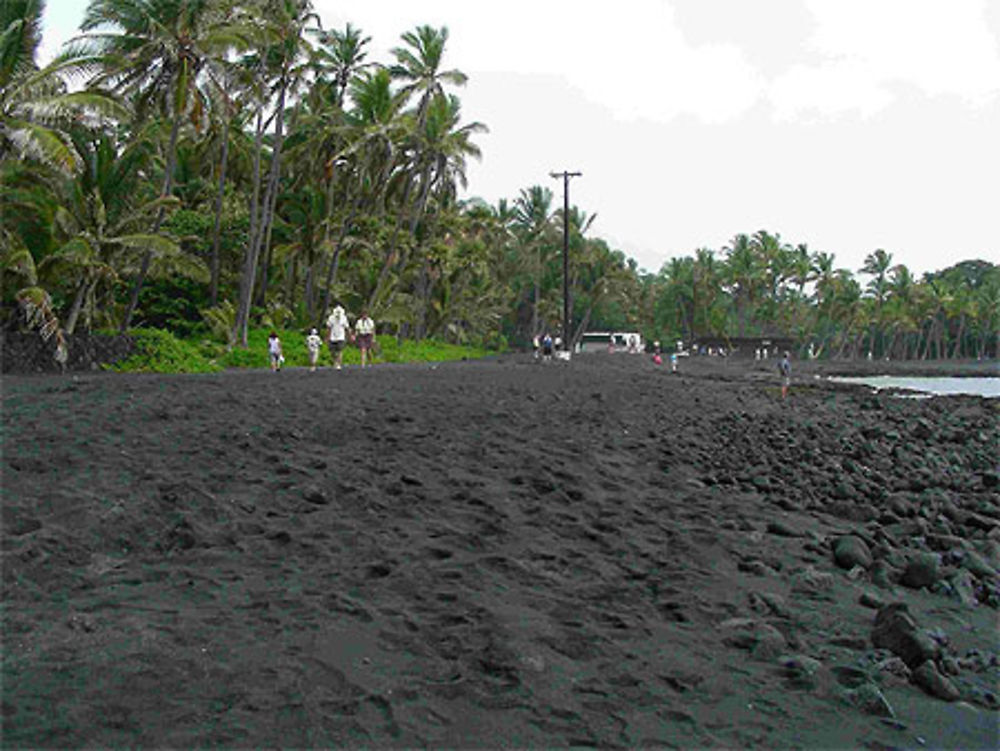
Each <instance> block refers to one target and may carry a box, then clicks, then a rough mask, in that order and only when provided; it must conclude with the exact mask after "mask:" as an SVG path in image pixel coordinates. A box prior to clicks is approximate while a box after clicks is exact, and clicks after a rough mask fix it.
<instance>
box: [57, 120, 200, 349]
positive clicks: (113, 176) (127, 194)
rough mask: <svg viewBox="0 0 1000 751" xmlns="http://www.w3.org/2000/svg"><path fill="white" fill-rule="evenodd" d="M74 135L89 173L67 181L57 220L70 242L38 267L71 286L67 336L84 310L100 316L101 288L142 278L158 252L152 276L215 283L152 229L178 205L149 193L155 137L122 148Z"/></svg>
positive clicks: (101, 138)
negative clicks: (139, 271)
mask: <svg viewBox="0 0 1000 751" xmlns="http://www.w3.org/2000/svg"><path fill="white" fill-rule="evenodd" d="M72 137H73V141H74V148H75V150H76V152H77V154H79V155H80V157H81V159H82V161H83V164H84V168H83V169H81V170H80V171H79V173H78V174H77V175H76V176H75V177H74V179H73V180H71V181H66V182H64V183H63V190H62V191H61V196H60V206H59V210H58V213H57V223H56V224H57V228H58V229H57V235H58V236H59V238H60V241H61V243H62V244H61V245H60V246H59V247H58V248H57V249H56V250H55V251H54V252H53V253H52V254H51V255H49V256H47V257H46V258H45V259H44V260H43V261H42V262H41V263H40V264H39V267H38V270H39V274H40V275H45V274H47V273H48V274H53V275H55V276H56V278H58V279H61V280H63V281H64V282H65V281H68V282H69V283H70V285H71V289H72V294H73V303H72V305H71V307H70V311H69V314H68V317H67V319H66V331H67V333H70V334H72V333H73V332H74V330H75V328H76V324H77V321H78V319H79V316H80V315H81V313H83V312H85V311H86V312H87V318H88V320H90V319H92V318H93V317H94V312H95V309H96V298H95V295H96V293H97V291H98V287H99V286H100V285H102V283H103V284H104V285H105V286H106V287H107V288H109V289H110V284H111V283H112V282H114V281H116V280H117V279H118V278H119V276H120V275H121V274H124V273H134V271H135V269H136V268H137V267H138V265H139V263H140V258H141V257H145V256H146V255H147V254H149V252H150V250H151V251H152V253H153V260H152V261H151V264H150V267H149V269H150V273H151V275H154V276H157V277H161V278H169V277H172V276H174V275H182V276H186V277H189V278H192V279H195V280H197V281H207V276H208V275H207V273H206V272H205V268H204V265H203V264H202V263H201V262H200V261H198V260H197V259H194V258H192V257H191V256H188V255H187V254H185V253H184V252H183V251H182V250H181V248H180V246H179V245H178V244H177V242H176V241H175V240H174V239H172V238H170V237H167V236H164V235H162V234H152V233H149V232H146V231H144V228H145V227H147V226H148V223H149V217H150V216H152V215H153V214H155V213H157V212H158V211H160V210H161V209H162V208H163V204H164V202H165V201H168V202H172V203H176V199H162V198H158V197H157V196H156V195H155V194H152V193H151V192H149V191H144V190H143V187H144V186H143V182H144V180H143V175H144V167H145V165H147V164H148V163H149V162H150V161H152V156H153V152H154V147H153V144H152V143H151V139H149V138H144V137H143V134H142V133H140V134H139V137H137V138H136V139H134V140H133V141H132V142H131V143H130V144H128V145H127V146H126V147H125V148H121V149H120V148H119V146H118V144H116V143H115V142H114V140H113V139H112V138H111V137H110V136H109V135H108V134H106V133H102V132H100V131H97V132H91V131H84V130H81V129H79V128H78V129H76V130H75V131H74V132H73V133H72Z"/></svg>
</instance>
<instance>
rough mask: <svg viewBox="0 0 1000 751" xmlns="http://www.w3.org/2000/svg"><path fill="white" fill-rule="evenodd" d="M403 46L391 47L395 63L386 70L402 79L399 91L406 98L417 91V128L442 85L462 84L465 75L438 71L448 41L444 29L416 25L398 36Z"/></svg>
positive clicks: (441, 94)
mask: <svg viewBox="0 0 1000 751" xmlns="http://www.w3.org/2000/svg"><path fill="white" fill-rule="evenodd" d="M402 39H403V41H404V42H405V43H406V44H407V46H406V47H394V48H393V49H392V54H393V55H394V56H395V58H396V64H395V65H393V66H392V67H391V68H390V69H389V72H390V73H391V74H392V77H393V78H396V79H400V80H402V81H403V82H404V84H403V87H402V89H401V91H400V93H401V94H402V95H403V97H405V98H407V99H409V98H410V97H412V96H413V95H415V94H419V97H420V99H419V103H418V104H417V130H418V131H419V130H421V129H422V128H423V124H424V119H425V118H426V116H427V108H428V107H429V106H430V102H431V100H432V99H433V98H434V97H436V96H443V95H444V93H445V91H444V84H445V83H450V84H452V85H453V86H464V85H465V82H466V81H467V80H468V77H467V76H466V75H465V74H464V73H463V72H462V71H460V70H441V63H442V60H443V58H444V48H445V46H446V45H447V43H448V28H447V27H442V28H440V29H435V28H433V27H431V26H418V27H417V28H416V29H414V30H413V31H407V32H404V33H403V35H402Z"/></svg>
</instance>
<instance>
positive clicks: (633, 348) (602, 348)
mask: <svg viewBox="0 0 1000 751" xmlns="http://www.w3.org/2000/svg"><path fill="white" fill-rule="evenodd" d="M612 341H613V342H614V346H613V347H611V346H609V345H610V344H611V342H612ZM645 347H646V344H645V342H643V341H642V334H640V333H639V332H638V331H588V332H587V333H586V334H584V335H583V337H582V338H581V339H580V351H581V352H609V351H614V352H642V351H644V349H645Z"/></svg>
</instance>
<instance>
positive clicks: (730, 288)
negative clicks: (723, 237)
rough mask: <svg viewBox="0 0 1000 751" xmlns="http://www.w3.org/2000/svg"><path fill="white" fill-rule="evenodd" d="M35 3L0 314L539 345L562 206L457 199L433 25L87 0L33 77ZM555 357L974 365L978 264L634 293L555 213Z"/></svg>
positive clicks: (544, 195)
mask: <svg viewBox="0 0 1000 751" xmlns="http://www.w3.org/2000/svg"><path fill="white" fill-rule="evenodd" d="M43 5H44V3H43V2H42V0H7V2H4V3H0V30H3V33H2V35H0V118H2V119H0V216H2V218H3V221H2V223H0V274H2V278H3V290H2V299H0V314H2V316H3V318H4V319H5V320H6V322H7V324H8V325H11V326H22V327H23V326H25V325H29V326H34V327H37V328H39V329H40V330H41V332H42V333H43V335H44V336H56V337H57V338H58V337H61V336H62V334H63V332H68V333H73V332H74V331H94V330H118V331H127V330H129V329H131V328H133V327H135V326H143V327H155V328H162V329H168V330H170V331H172V332H174V333H176V334H178V335H180V336H183V337H187V336H192V335H202V334H206V335H213V336H216V337H217V338H219V339H220V340H224V341H229V342H230V343H232V344H233V345H234V346H236V347H240V346H246V344H247V337H248V332H249V330H250V328H251V327H258V326H264V327H275V328H286V329H287V328H297V329H306V328H308V327H310V326H313V325H321V323H322V321H323V320H324V318H325V314H326V311H328V310H329V309H330V307H331V304H332V301H333V300H341V301H342V302H343V303H344V305H345V307H346V308H347V309H348V310H349V311H350V312H352V313H354V314H357V312H359V310H360V309H361V308H362V307H368V309H369V310H370V311H371V313H372V316H373V317H374V318H375V319H376V321H377V322H378V324H379V326H380V329H381V330H385V331H390V332H392V333H395V334H397V335H398V337H399V338H400V339H415V340H421V339H424V338H428V337H431V338H435V339H441V340H447V341H451V342H456V343H469V344H475V345H477V346H486V347H494V348H495V347H503V346H506V345H508V344H514V345H520V344H525V343H527V342H528V341H530V339H531V337H532V335H533V334H536V333H540V332H542V331H546V330H547V331H550V332H553V333H554V334H561V333H562V332H560V331H559V328H560V325H561V324H560V322H561V320H562V261H561V254H562V226H563V220H564V217H563V212H562V210H561V209H554V208H553V193H552V191H551V190H550V189H549V188H547V187H543V186H540V185H532V186H530V187H526V188H525V189H524V190H522V191H520V193H519V195H517V196H516V197H513V198H512V199H511V200H501V201H499V202H498V203H497V204H496V205H489V204H487V203H485V202H482V201H478V200H471V201H461V200H458V194H459V191H460V189H462V188H464V187H465V184H466V178H465V171H466V164H467V160H468V159H469V158H478V157H479V156H480V151H479V148H478V146H477V145H476V142H475V139H476V137H477V135H479V134H481V133H483V132H485V130H486V126H484V125H483V124H481V123H478V122H470V121H465V120H464V119H463V117H462V112H461V102H460V100H459V98H458V96H456V94H455V93H454V91H455V89H456V88H458V87H461V86H462V85H463V84H464V83H465V80H466V77H465V75H464V74H463V73H462V72H461V71H458V70H454V69H450V68H448V67H447V65H446V64H445V57H446V54H445V53H446V48H447V42H448V30H447V29H446V28H433V27H430V26H419V27H417V28H415V29H413V30H411V31H409V32H406V33H404V34H403V35H402V37H401V39H400V42H399V46H397V47H395V48H394V49H392V51H391V59H389V60H386V61H382V62H378V61H374V60H370V59H369V55H368V46H369V44H370V39H369V37H367V36H366V35H365V34H364V33H363V32H362V31H361V30H360V29H358V28H356V27H354V26H352V25H350V24H348V25H346V26H345V27H344V28H342V29H323V28H321V27H320V25H319V19H318V18H317V17H316V16H315V15H314V14H313V12H312V10H313V9H312V7H311V4H310V3H309V2H308V1H307V0H247V1H242V2H226V1H225V0H213V1H212V2H208V1H207V0H143V1H142V2H140V1H139V0H92V1H91V3H90V5H89V6H88V8H87V11H86V14H85V16H84V20H83V24H82V27H81V30H80V32H81V33H80V36H79V37H78V38H77V39H75V40H73V41H72V42H70V43H69V44H68V45H67V46H66V47H65V48H64V50H63V51H62V53H61V54H60V56H59V57H58V58H57V59H56V60H55V61H53V63H51V64H50V65H48V66H46V67H45V68H39V66H38V64H37V52H38V47H39V44H40V41H41V32H40V28H41V16H42V11H43ZM566 219H567V221H568V223H569V226H570V232H569V246H570V260H571V279H570V284H571V289H572V317H571V320H572V328H573V330H572V331H571V332H570V335H571V337H572V338H578V337H579V336H580V335H581V334H582V333H583V332H584V331H586V330H595V329H597V330H639V331H642V332H643V334H644V335H645V336H646V338H648V339H650V340H652V339H660V340H663V341H670V340H673V339H678V338H680V339H686V340H691V339H694V338H697V337H698V336H720V337H726V336H751V335H756V334H761V335H779V334H782V335H790V336H793V337H795V339H796V340H797V341H799V342H801V343H802V345H803V347H804V346H806V345H807V344H808V343H812V344H813V345H814V347H815V348H816V349H818V350H819V351H820V352H821V353H822V354H824V355H829V356H859V355H863V354H867V353H868V352H869V351H872V352H873V353H874V354H875V355H877V356H882V355H891V356H893V357H931V358H939V357H974V356H982V355H985V356H995V354H996V348H997V332H998V329H1000V321H998V319H1000V271H998V268H997V267H996V266H993V265H991V264H988V263H984V262H979V261H969V262H964V263H961V264H958V265H956V266H953V267H951V268H950V269H947V270H945V271H942V272H940V273H937V274H932V275H926V276H925V277H924V278H923V279H920V280H917V279H914V278H913V276H912V275H911V274H910V273H909V271H908V270H907V269H906V267H905V266H903V265H894V264H893V262H892V257H891V255H890V254H889V253H886V252H885V251H882V250H876V251H874V252H873V253H872V254H871V255H870V256H869V257H868V259H867V261H866V263H865V265H864V267H863V268H862V269H860V270H858V272H859V273H860V275H861V277H862V278H861V279H860V280H859V279H858V278H856V277H855V275H854V274H852V273H851V272H850V271H847V270H844V269H836V268H835V267H834V256H833V255H832V254H830V253H814V252H812V251H810V250H809V249H808V248H807V247H806V246H805V245H795V246H791V245H788V244H786V243H784V242H782V241H781V239H780V237H779V236H778V235H776V234H770V233H769V232H766V231H760V232H757V233H755V234H753V235H737V236H736V237H734V238H733V240H732V241H731V243H730V244H729V245H728V246H727V247H725V248H722V249H718V250H711V249H699V250H697V251H696V252H695V253H694V255H692V256H690V257H679V258H675V259H673V260H671V261H670V262H669V263H667V264H666V265H665V266H664V267H663V268H662V269H661V270H660V272H659V273H657V274H650V273H646V272H644V271H642V270H640V269H638V268H637V265H636V263H635V262H634V261H633V260H631V259H629V258H627V257H626V256H625V254H624V253H622V252H621V251H618V250H615V249H612V248H610V247H609V246H608V244H607V243H606V242H604V241H603V240H601V239H600V238H595V237H591V236H588V232H589V230H590V225H591V223H592V221H593V219H594V215H593V214H588V213H587V212H585V211H583V210H581V209H580V208H578V207H576V206H573V207H571V208H570V211H569V213H568V216H567V217H566Z"/></svg>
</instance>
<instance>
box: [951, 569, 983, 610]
mask: <svg viewBox="0 0 1000 751" xmlns="http://www.w3.org/2000/svg"><path fill="white" fill-rule="evenodd" d="M949 581H950V582H951V589H952V592H953V593H954V595H953V596H954V597H956V598H958V601H959V602H961V603H962V604H963V605H967V606H969V607H975V606H976V605H978V604H979V598H977V597H976V585H975V582H974V581H973V580H972V574H971V573H969V572H968V571H959V572H958V573H956V574H953V575H952V577H951V579H950V580H949Z"/></svg>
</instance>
